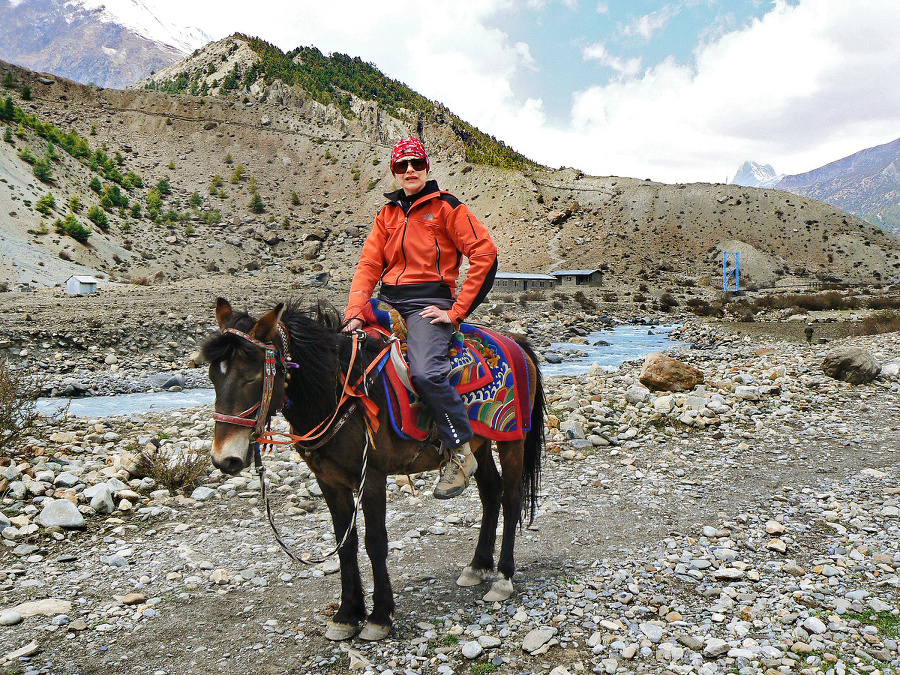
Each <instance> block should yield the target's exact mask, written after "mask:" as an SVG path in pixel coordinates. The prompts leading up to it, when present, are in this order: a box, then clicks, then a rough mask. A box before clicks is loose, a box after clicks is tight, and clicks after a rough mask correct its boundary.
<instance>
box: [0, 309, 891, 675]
mask: <svg viewBox="0 0 900 675" xmlns="http://www.w3.org/2000/svg"><path fill="white" fill-rule="evenodd" d="M680 337H681V339H683V340H685V341H687V342H690V343H692V344H693V345H694V347H695V348H694V349H688V350H682V351H679V352H675V353H673V354H672V355H673V356H675V357H676V358H678V359H680V360H682V361H684V362H687V363H690V364H691V365H693V366H695V367H697V368H699V369H701V370H702V371H703V372H704V375H705V382H704V384H702V385H700V386H698V387H697V388H695V389H694V390H692V391H690V392H684V393H678V394H667V393H664V392H650V391H649V390H646V389H645V388H644V387H643V386H641V385H640V383H639V382H638V381H637V376H638V371H639V367H640V364H639V363H626V364H624V365H623V366H622V367H621V368H620V369H619V370H618V371H617V372H615V373H604V372H602V371H600V370H599V369H598V370H595V371H593V372H591V373H589V374H587V375H584V376H580V377H568V378H554V379H552V380H549V381H548V382H547V394H548V399H549V401H550V412H551V416H550V418H549V420H548V429H547V434H548V446H547V448H546V452H545V456H544V464H543V480H542V488H541V493H540V494H541V499H540V508H539V513H538V515H537V518H536V519H535V522H534V523H533V524H532V525H530V526H528V527H526V528H524V529H522V530H521V531H520V534H519V538H518V544H517V551H516V552H517V560H518V565H519V570H518V573H517V575H516V579H515V586H516V593H515V594H514V595H513V596H512V597H511V598H510V599H509V600H508V601H506V602H502V603H484V602H483V601H482V600H481V597H482V596H483V594H484V592H485V590H486V589H483V588H474V589H473V588H457V587H456V586H455V585H454V583H453V582H454V580H455V578H456V575H457V574H458V572H459V570H460V569H461V567H462V566H464V565H465V564H466V563H467V562H468V556H469V555H471V554H470V551H471V550H473V549H474V540H475V537H476V536H477V527H478V523H479V518H480V508H479V504H478V498H477V495H476V494H475V491H474V490H469V491H468V492H467V493H466V494H464V495H463V496H462V497H460V498H457V499H455V500H451V501H450V502H439V501H435V500H434V499H433V498H432V497H431V495H430V487H431V485H432V483H433V481H434V476H433V475H429V474H423V475H420V476H413V477H412V484H410V483H409V482H408V481H407V480H406V477H398V478H397V479H395V480H394V479H392V481H391V484H390V490H389V497H390V502H389V504H388V532H389V536H390V539H391V545H390V546H391V552H390V556H389V560H388V563H389V568H390V570H391V572H392V577H393V580H394V588H395V591H396V592H397V594H398V609H397V615H396V620H395V630H394V632H393V633H392V634H391V635H390V636H389V637H388V638H387V639H386V640H384V641H382V642H380V643H376V644H367V643H363V642H360V641H358V640H354V641H350V642H348V643H345V644H340V645H338V644H334V643H330V642H328V641H326V640H325V639H324V637H323V632H324V627H325V625H326V622H327V621H328V618H329V616H330V614H331V613H332V612H333V611H334V609H335V608H336V604H334V601H335V600H336V598H337V593H338V592H339V580H338V578H337V575H336V574H335V571H336V569H337V566H336V563H334V562H327V563H325V564H322V565H317V566H312V567H304V566H298V565H297V564H295V563H293V562H292V561H290V560H289V559H288V558H287V557H286V556H285V555H284V554H283V553H282V552H281V551H280V550H279V549H278V548H277V546H276V544H275V542H274V539H273V536H272V533H271V531H270V530H269V528H268V525H267V523H266V520H265V516H264V512H263V511H262V504H260V501H259V490H258V485H257V483H256V482H255V480H254V477H253V476H251V475H250V473H249V472H247V473H245V474H244V475H241V476H238V477H225V476H222V475H220V474H219V473H218V472H217V471H214V470H213V471H207V472H205V473H204V474H203V476H202V481H201V483H202V484H201V485H200V487H198V488H197V489H195V490H193V491H191V492H190V493H189V494H177V493H176V494H172V493H171V492H169V491H168V490H166V489H164V488H163V487H162V486H161V485H158V484H154V482H153V481H152V480H151V479H149V478H147V477H138V476H136V475H133V474H132V473H131V472H130V471H129V470H132V471H134V470H135V469H134V464H133V459H134V455H135V452H136V451H137V450H139V449H140V448H153V449H156V450H157V452H159V453H162V454H164V455H168V456H173V457H177V456H181V455H187V456H190V454H191V453H204V452H205V451H206V450H207V449H208V447H209V444H210V429H211V420H210V409H209V408H196V409H187V410H183V411H174V412H168V413H155V414H146V415H132V416H130V417H111V418H107V419H71V418H70V419H63V420H54V419H48V420H46V421H45V422H44V423H43V425H42V426H41V427H39V428H38V429H37V430H36V433H35V434H34V436H33V437H31V438H29V439H28V440H27V442H26V443H25V444H24V445H23V446H22V448H21V449H20V450H21V451H20V452H19V453H18V454H16V455H14V456H13V457H12V462H11V463H8V464H7V465H5V466H3V467H0V468H2V471H0V475H2V478H0V482H2V485H3V488H2V492H3V494H4V497H3V502H2V505H3V514H4V515H2V516H0V528H2V532H0V538H2V544H3V546H2V548H0V672H9V673H23V672H24V673H38V672H40V673H79V674H80V673H100V672H103V673H107V672H122V673H128V672H141V673H159V674H160V675H161V674H162V673H166V674H170V675H174V674H176V673H178V674H181V673H213V672H220V671H222V670H229V671H240V672H261V673H267V672H269V673H306V672H309V673H323V672H335V673H338V672H348V671H354V672H361V673H366V672H371V673H382V674H385V673H387V674H388V675H389V674H390V673H394V674H399V673H422V674H426V673H440V674H441V675H449V674H450V673H469V672H475V673H487V672H493V671H494V670H496V671H497V672H508V673H530V672H546V673H553V675H564V674H565V673H566V672H568V673H572V674H575V673H579V672H597V673H623V674H624V673H638V672H652V673H658V672H672V673H680V674H682V673H683V674H686V673H703V674H704V675H707V674H709V675H711V674H712V673H725V672H739V673H742V674H747V675H749V674H750V673H776V672H779V673H780V672H783V673H790V672H797V673H803V674H804V675H811V674H813V673H823V674H826V675H834V674H836V675H843V674H844V673H867V672H874V671H876V670H877V671H882V672H888V671H893V672H896V671H897V670H898V664H900V661H898V658H900V657H898V651H897V642H898V639H900V638H898V635H897V633H898V626H900V578H898V568H900V484H898V481H897V454H896V453H897V451H898V446H900V442H898V436H897V430H898V428H900V423H898V421H897V412H898V410H900V382H898V381H897V376H896V372H897V368H896V363H897V362H898V361H900V339H898V336H897V335H896V334H887V335H882V336H875V337H866V338H854V339H851V340H844V341H841V343H840V344H842V345H855V346H859V347H862V348H865V349H866V350H868V351H869V352H870V353H871V354H873V355H874V356H875V357H876V358H877V359H878V360H879V361H880V362H881V363H882V364H883V366H884V367H883V369H882V374H881V375H879V377H878V378H877V379H875V380H874V381H873V382H872V383H870V384H867V385H860V386H851V385H848V384H845V383H842V382H838V381H836V380H833V379H831V378H828V377H827V376H825V375H824V374H823V372H822V369H821V362H822V358H823V356H824V354H825V352H826V350H827V349H830V348H831V347H832V345H827V346H807V345H805V344H796V343H790V342H783V341H775V340H773V341H771V342H768V341H765V340H764V339H763V340H760V339H759V338H758V337H757V338H754V339H751V338H749V337H741V336H738V335H734V334H732V333H728V332H724V331H722V330H721V329H719V328H714V327H710V326H708V325H704V324H689V325H687V326H685V328H683V329H682V331H681V335H680ZM892 364H894V365H892ZM268 465H269V474H268V475H269V478H270V480H271V482H272V487H273V495H274V497H273V499H274V502H275V510H276V513H277V514H278V515H277V518H278V519H279V523H280V525H281V528H282V530H283V533H284V535H285V537H286V538H287V539H288V540H289V541H290V542H291V543H292V544H293V545H294V546H295V547H297V548H298V549H300V550H303V551H308V552H310V553H312V554H316V553H317V552H325V551H326V550H328V549H329V546H333V544H334V535H333V533H332V531H331V525H330V520H329V517H328V513H327V509H326V508H325V506H324V502H323V500H322V499H321V498H320V496H319V494H318V489H317V487H316V485H315V482H314V481H313V480H312V477H311V476H310V474H309V472H308V471H307V469H306V468H305V465H304V464H303V463H302V462H301V461H300V460H299V457H298V456H297V455H296V454H294V453H293V452H291V451H285V452H281V453H279V454H278V455H276V456H273V457H271V458H269V459H268ZM361 560H362V561H363V570H364V574H368V567H367V565H366V561H365V556H364V555H363V556H362V557H361Z"/></svg>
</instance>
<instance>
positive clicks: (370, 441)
mask: <svg viewBox="0 0 900 675" xmlns="http://www.w3.org/2000/svg"><path fill="white" fill-rule="evenodd" d="M276 331H277V333H278V337H279V339H280V342H281V350H279V349H278V348H277V347H276V346H275V345H274V344H273V343H271V342H269V343H265V342H261V341H259V340H257V339H256V338H254V337H253V336H251V335H249V334H247V333H244V332H243V331H240V330H238V329H236V328H226V329H225V330H224V331H223V332H225V333H231V334H233V335H237V336H238V337H240V338H243V339H244V340H247V341H248V342H249V343H250V344H252V345H255V346H257V347H260V348H261V349H263V350H264V352H265V364H264V365H263V391H262V396H261V398H260V401H259V403H257V404H255V405H254V406H252V407H250V408H248V409H247V410H245V411H243V412H241V413H238V414H237V415H226V414H224V413H219V412H213V419H214V420H215V421H216V422H223V423H225V424H234V425H236V426H241V427H253V430H252V431H251V432H250V447H251V448H252V450H253V465H254V468H255V470H256V473H257V475H258V476H259V485H260V492H261V495H262V499H263V501H264V502H265V504H266V515H267V516H268V519H269V525H270V526H271V527H272V532H273V533H274V534H275V540H276V541H277V542H278V544H279V546H281V548H282V549H283V550H284V552H285V553H287V555H288V556H289V557H290V558H291V559H292V560H295V561H297V562H302V563H303V564H305V565H311V564H318V563H321V562H324V561H325V560H326V559H327V558H329V557H331V556H333V555H334V554H335V553H337V552H338V551H339V550H340V549H341V547H342V546H343V545H344V543H345V542H346V541H347V538H348V537H349V536H350V532H351V531H352V530H353V528H355V527H356V519H357V514H358V513H359V505H360V503H361V502H362V496H363V489H364V487H365V482H366V469H367V467H368V459H369V455H368V451H369V447H370V445H371V446H372V447H374V446H375V440H374V436H375V434H376V433H377V432H378V427H379V421H378V405H377V404H376V403H375V402H374V401H373V400H372V399H371V398H369V395H368V391H369V386H370V385H371V383H372V380H373V379H374V377H375V376H376V375H377V374H378V373H379V372H380V371H381V368H382V367H383V366H384V364H385V362H386V361H387V359H386V356H387V354H388V352H389V351H390V349H391V346H392V345H393V343H394V342H395V341H396V339H397V338H395V337H394V336H392V335H387V334H386V331H383V330H377V331H376V332H377V333H378V334H379V335H382V336H384V337H387V344H386V346H385V347H384V348H383V349H382V350H381V351H380V352H379V353H378V355H377V356H376V357H375V358H374V359H373V360H372V361H371V362H370V363H369V365H368V367H366V368H365V369H363V372H362V374H361V375H360V376H359V379H358V380H357V382H356V383H355V384H351V382H350V375H351V373H352V372H353V366H354V364H355V363H356V359H357V357H358V356H359V345H360V342H362V341H363V340H365V339H366V338H367V337H369V334H368V333H367V332H366V331H364V330H355V331H353V333H352V340H353V342H352V348H351V353H350V362H349V364H348V365H347V372H346V374H344V373H341V385H342V388H341V398H340V400H339V401H338V404H337V406H335V409H334V413H333V414H332V415H331V417H329V418H328V419H325V420H323V421H322V422H320V423H319V424H317V425H316V426H315V427H314V428H313V429H312V430H311V431H309V432H307V433H306V434H302V435H297V434H294V433H293V430H292V431H291V433H287V432H280V431H276V432H273V431H271V430H270V428H269V427H270V421H269V420H270V417H271V415H270V413H269V409H270V407H271V405H272V393H273V392H274V390H275V375H276V374H277V372H278V368H279V366H280V367H281V369H282V370H283V371H284V372H285V374H286V373H287V369H288V368H299V367H300V366H299V365H298V364H297V363H294V362H293V361H292V360H291V352H290V335H289V334H288V331H287V327H286V326H285V325H284V324H283V323H281V322H280V321H279V322H278V325H277V327H276ZM279 354H280V358H279ZM285 377H286V375H285ZM285 396H287V382H285ZM351 399H353V401H352V402H351V404H350V405H349V406H347V409H346V410H345V411H344V414H343V415H341V416H340V418H338V413H340V411H341V408H342V407H343V406H344V404H345V403H346V402H347V401H349V400H351ZM283 405H284V401H282V402H281V404H280V405H279V406H278V407H277V408H275V410H273V411H272V413H275V412H278V411H279V410H281V408H282V407H283ZM357 407H361V408H362V413H363V418H364V419H365V423H366V444H365V446H363V455H362V470H361V474H360V481H359V490H358V491H357V494H356V499H355V500H354V501H355V504H354V509H353V517H352V519H351V520H350V523H349V524H348V526H347V530H346V531H345V532H344V536H343V537H342V538H341V541H340V542H339V543H338V544H337V546H335V548H334V549H333V550H332V551H331V552H330V553H327V554H326V555H325V556H323V557H322V558H319V559H313V558H311V557H310V556H309V555H308V554H307V555H305V556H303V557H301V556H298V555H296V554H295V553H294V552H293V551H291V549H290V548H289V547H288V545H287V544H286V543H285V542H284V540H283V539H282V537H281V534H280V533H279V532H278V528H277V527H276V525H275V520H274V516H273V515H272V507H271V504H270V502H269V496H268V492H267V490H266V480H265V472H266V467H265V465H264V464H263V461H262V446H263V445H266V446H269V447H271V446H274V445H289V444H291V443H293V444H295V445H296V446H297V447H298V449H299V450H300V452H301V454H302V453H305V452H309V451H311V450H315V449H317V448H320V447H321V446H323V445H325V444H326V443H327V442H328V441H329V440H331V438H332V437H333V436H334V435H335V434H336V433H337V432H338V431H339V430H340V428H341V427H342V426H343V425H344V424H345V423H346V422H347V421H348V420H349V419H350V417H351V416H352V414H353V413H354V412H355V410H356V409H357ZM254 413H256V414H255V416H254Z"/></svg>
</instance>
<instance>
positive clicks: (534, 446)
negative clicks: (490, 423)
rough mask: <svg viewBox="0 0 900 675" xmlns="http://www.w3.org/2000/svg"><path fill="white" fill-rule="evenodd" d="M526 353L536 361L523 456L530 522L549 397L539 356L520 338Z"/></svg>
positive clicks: (525, 510)
mask: <svg viewBox="0 0 900 675" xmlns="http://www.w3.org/2000/svg"><path fill="white" fill-rule="evenodd" d="M518 342H519V346H520V347H522V349H523V351H524V352H525V354H526V355H527V356H528V358H529V359H531V361H532V362H533V363H534V371H535V377H536V381H535V390H534V404H533V405H532V406H531V429H529V430H528V432H527V433H526V434H525V452H524V455H523V457H522V513H523V515H524V514H526V513H527V514H528V524H529V525H531V523H533V522H534V512H535V510H536V509H537V500H538V490H539V489H540V485H541V451H542V449H543V447H544V422H545V418H546V416H547V399H546V398H545V397H544V381H543V378H542V377H541V369H540V368H539V367H538V357H537V354H535V353H534V350H533V349H532V347H531V345H530V344H529V343H528V342H527V341H525V340H519V341H518Z"/></svg>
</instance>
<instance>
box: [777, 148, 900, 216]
mask: <svg viewBox="0 0 900 675" xmlns="http://www.w3.org/2000/svg"><path fill="white" fill-rule="evenodd" d="M775 188H776V189H778V190H786V191H788V192H793V193H794V194H798V195H804V196H806V197H812V198H813V199H818V200H820V201H823V202H827V203H829V204H832V205H834V206H836V207H838V208H840V209H843V210H845V211H848V212H849V213H853V214H855V215H857V216H859V217H860V218H863V219H865V220H868V221H869V222H871V223H874V224H878V225H881V226H883V227H885V228H887V229H890V230H894V231H900V138H898V139H897V140H895V141H892V142H890V143H885V144H884V145H878V146H875V147H873V148H867V149H865V150H861V151H859V152H857V153H854V154H852V155H850V156H849V157H844V158H843V159H839V160H837V161H835V162H831V163H830V164H826V165H825V166H823V167H820V168H818V169H814V170H813V171H808V172H806V173H802V174H797V175H793V176H785V177H784V178H782V179H781V181H779V182H778V183H777V184H776V185H775Z"/></svg>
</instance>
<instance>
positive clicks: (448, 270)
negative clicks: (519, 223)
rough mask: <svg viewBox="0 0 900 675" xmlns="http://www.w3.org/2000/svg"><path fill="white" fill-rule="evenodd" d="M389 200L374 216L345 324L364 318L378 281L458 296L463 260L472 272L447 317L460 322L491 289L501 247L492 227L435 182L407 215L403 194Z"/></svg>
mask: <svg viewBox="0 0 900 675" xmlns="http://www.w3.org/2000/svg"><path fill="white" fill-rule="evenodd" d="M385 197H387V198H388V199H389V200H390V201H389V202H388V203H387V204H385V206H384V207H382V209H381V211H380V212H379V213H378V215H377V216H376V217H375V225H374V226H373V227H372V231H371V232H370V233H369V236H368V237H367V238H366V243H365V244H364V245H363V249H362V253H361V254H360V256H359V264H358V265H357V266H356V273H355V274H354V275H353V283H352V284H351V285H350V299H349V301H348V303H347V311H346V312H345V314H344V317H345V319H352V318H355V317H358V316H360V312H361V310H362V307H363V305H364V304H365V303H366V302H368V300H369V298H371V297H372V292H373V291H374V290H375V284H377V283H378V281H379V280H381V281H382V283H384V284H389V285H392V286H406V285H414V284H426V283H434V282H441V283H443V284H444V285H446V286H447V287H448V288H449V289H450V293H451V294H455V291H456V279H457V277H458V276H459V266H460V263H461V262H462V256H466V257H467V258H468V259H469V271H468V274H467V275H466V280H465V282H463V285H462V288H461V290H460V292H459V295H457V296H456V299H455V301H454V303H453V307H451V308H450V309H449V310H448V312H447V313H448V315H449V316H450V318H451V319H452V320H453V321H454V322H455V323H459V321H461V320H462V319H464V318H465V317H466V316H467V315H468V314H469V312H471V311H472V310H473V309H474V308H475V306H477V304H478V303H480V302H481V301H482V300H483V299H484V296H485V295H487V292H488V291H489V290H490V287H491V285H492V284H493V281H494V272H495V271H496V262H497V247H496V246H495V245H494V242H493V240H491V235H490V234H489V233H488V231H487V228H486V227H485V226H484V225H482V224H481V222H480V221H479V220H478V219H477V218H476V217H475V216H474V215H473V214H472V212H471V211H470V210H469V208H468V207H467V206H466V205H465V204H463V203H462V202H460V201H459V200H458V199H457V198H456V197H454V196H453V195H452V194H450V193H449V192H445V191H443V190H440V189H439V188H438V186H437V183H436V182H435V181H433V180H430V181H428V182H427V183H426V185H425V188H424V189H423V190H422V192H421V193H420V196H419V197H418V198H417V199H416V201H415V202H413V204H412V205H411V206H410V207H409V210H408V211H407V212H405V213H404V209H403V206H402V205H401V203H400V201H399V200H400V198H401V197H403V191H402V190H398V191H397V192H392V193H390V194H386V195H385Z"/></svg>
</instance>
